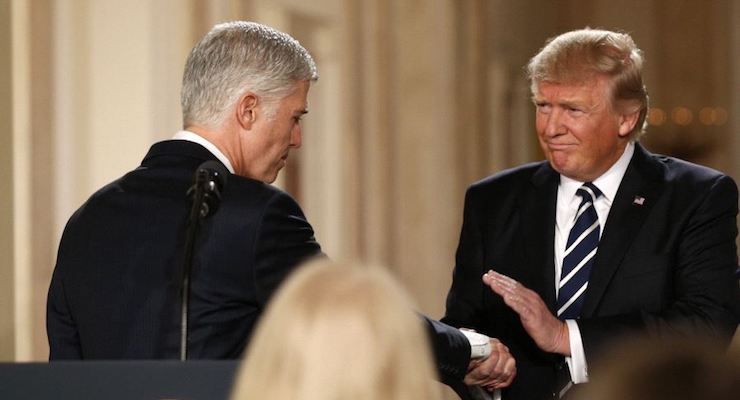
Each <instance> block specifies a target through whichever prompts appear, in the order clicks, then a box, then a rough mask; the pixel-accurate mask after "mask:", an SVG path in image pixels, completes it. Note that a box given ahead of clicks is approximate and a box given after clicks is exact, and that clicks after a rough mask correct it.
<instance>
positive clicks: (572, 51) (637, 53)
mask: <svg viewBox="0 0 740 400" xmlns="http://www.w3.org/2000/svg"><path fill="white" fill-rule="evenodd" d="M642 65H643V57H642V51H641V50H640V49H639V48H637V45H636V44H635V42H634V40H632V37H631V36H630V35H628V34H626V33H620V32H612V31H606V30H599V29H590V28H586V29H580V30H575V31H571V32H566V33H563V34H562V35H559V36H556V37H554V38H551V39H549V40H548V42H547V44H545V47H543V48H542V49H541V50H540V51H539V53H537V54H536V55H535V56H534V57H532V59H531V60H529V64H528V65H527V74H528V76H529V79H530V82H531V86H530V88H531V91H532V94H533V95H536V94H537V90H538V86H539V84H540V83H541V82H553V83H560V84H584V83H588V81H589V80H590V79H595V78H597V77H599V76H605V77H607V78H608V79H609V82H610V90H611V98H610V101H611V104H612V106H613V107H614V109H615V110H616V111H618V112H620V113H624V114H632V113H634V112H637V111H639V112H640V114H639V117H638V120H637V123H636V124H635V127H634V129H633V130H632V131H631V132H630V138H631V139H633V140H636V139H638V138H639V137H640V136H641V135H642V134H643V133H644V132H645V127H646V123H645V119H646V116H647V111H648V93H647V88H646V87H645V85H644V84H643V81H642Z"/></svg>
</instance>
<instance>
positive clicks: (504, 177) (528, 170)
mask: <svg viewBox="0 0 740 400" xmlns="http://www.w3.org/2000/svg"><path fill="white" fill-rule="evenodd" d="M548 165H549V164H548V163H547V161H539V162H533V163H528V164H523V165H519V166H517V167H514V168H509V169H505V170H503V171H499V172H496V173H495V174H493V175H489V176H487V177H485V178H483V179H481V180H479V181H477V182H474V183H473V184H472V185H470V189H473V190H475V189H476V188H484V187H491V186H498V185H516V184H519V183H525V182H529V181H530V180H531V179H532V177H533V176H534V175H535V174H536V173H538V172H540V171H542V170H543V168H549V167H548Z"/></svg>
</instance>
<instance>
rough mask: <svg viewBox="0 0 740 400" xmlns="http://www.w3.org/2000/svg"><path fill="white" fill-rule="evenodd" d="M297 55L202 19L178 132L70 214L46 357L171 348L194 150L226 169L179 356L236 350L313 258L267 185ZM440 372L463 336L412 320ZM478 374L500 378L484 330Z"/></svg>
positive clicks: (286, 43) (308, 72)
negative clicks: (424, 334) (204, 26)
mask: <svg viewBox="0 0 740 400" xmlns="http://www.w3.org/2000/svg"><path fill="white" fill-rule="evenodd" d="M317 77H318V75H317V71H316V65H315V64H314V61H313V59H312V58H311V56H310V55H309V53H308V52H307V51H306V50H305V49H304V48H303V47H302V46H301V45H300V44H299V43H298V42H297V41H296V40H295V39H293V38H291V37H290V36H288V35H287V34H285V33H282V32H279V31H276V30H274V29H271V28H269V27H266V26H263V25H260V24H256V23H249V22H232V23H225V24H220V25H217V26H216V27H214V29H212V30H211V31H210V32H209V33H208V34H207V35H206V36H205V37H204V38H203V39H202V40H201V41H200V42H199V43H198V44H197V45H196V46H195V47H194V48H193V50H192V51H191V53H190V55H189V57H188V60H187V62H186V65H185V71H184V76H183V87H182V107H183V123H184V130H183V131H181V132H178V133H177V134H176V135H175V137H174V138H173V140H166V141H163V142H159V143H156V144H154V145H153V146H152V147H151V149H150V150H149V153H148V154H147V155H146V157H145V158H144V160H143V162H142V164H141V166H139V167H138V168H136V169H135V170H133V171H131V172H129V173H128V174H126V175H124V176H123V177H121V178H120V179H118V180H116V181H114V182H112V183H111V184H109V185H107V186H105V187H104V188H102V189H100V190H99V191H98V192H96V193H95V194H94V195H93V196H92V197H90V199H89V200H88V201H87V202H86V203H85V204H83V205H82V207H81V208H80V209H79V210H77V211H76V212H75V214H74V215H73V216H72V217H71V218H70V220H69V222H68V224H67V226H66V228H65V232H64V235H63V237H62V240H61V243H60V246H59V254H58V258H57V264H56V268H55V270H54V274H53V277H52V282H51V285H50V289H49V296H48V304H47V333H48V338H49V346H50V350H51V352H50V359H51V360H60V359H163V358H178V355H180V343H181V340H180V338H181V331H180V328H181V312H180V311H181V309H180V305H181V293H182V274H183V272H182V271H183V264H184V263H185V261H186V260H185V242H186V235H185V232H186V225H187V223H188V210H189V209H190V205H189V201H188V198H187V196H186V192H188V189H189V188H190V187H191V186H192V185H193V175H194V172H195V171H196V169H197V168H198V167H199V166H200V165H201V164H202V163H203V162H205V161H209V160H211V161H215V162H218V163H221V164H222V165H223V166H224V168H225V169H227V170H228V172H229V173H228V174H227V175H228V176H227V177H228V179H227V184H226V185H225V187H224V189H223V190H222V192H221V202H220V205H219V208H218V210H217V211H216V212H215V213H214V214H213V216H211V217H209V218H208V219H205V220H204V221H203V223H202V226H201V227H200V231H199V234H198V237H197V241H196V243H195V250H194V254H195V258H194V260H193V263H192V271H191V277H190V282H191V284H190V296H189V316H188V318H187V320H188V326H187V337H188V340H187V351H186V353H187V358H190V359H229V358H231V359H233V358H238V357H239V356H240V355H241V354H242V352H243V350H244V348H245V346H246V345H247V343H248V341H249V338H250V335H251V333H252V330H253V328H254V326H255V323H256V321H257V319H258V318H259V316H260V314H261V313H262V310H263V309H264V308H265V305H266V303H267V302H268V300H269V299H270V296H271V295H272V293H273V292H274V291H275V288H276V287H277V286H278V285H279V284H280V283H281V282H282V281H283V279H284V278H285V277H286V276H287V275H288V274H289V273H290V272H291V271H292V270H293V269H294V268H295V267H296V266H297V265H298V264H299V263H301V262H302V261H304V260H305V259H307V258H310V257H313V256H316V255H320V254H321V249H320V247H319V244H318V243H317V242H316V240H315V239H314V233H313V229H312V228H311V225H310V224H309V223H308V221H306V218H305V216H304V215H303V212H302V211H301V209H300V207H299V206H298V204H297V203H296V202H295V201H294V200H293V199H292V198H291V197H290V196H289V195H288V194H286V193H284V192H282V191H281V190H279V189H277V188H275V187H273V186H271V185H269V183H271V182H273V181H274V180H275V179H276V177H277V175H278V172H279V171H280V169H281V168H282V167H283V166H284V165H285V163H286V159H287V158H288V155H289V153H290V151H291V150H293V149H297V148H298V147H300V145H301V127H300V123H299V122H300V119H301V116H302V115H304V114H306V113H307V112H308V109H307V101H306V97H307V93H308V90H309V86H310V84H311V82H313V81H315V80H316V79H317ZM424 319H425V321H426V325H425V327H426V328H427V331H428V332H429V334H430V337H431V339H432V343H433V345H434V350H435V355H436V356H437V361H438V365H439V370H440V374H441V376H442V378H444V379H445V381H447V382H449V383H453V382H457V381H461V380H462V379H463V377H464V376H465V374H466V372H467V368H468V365H469V362H470V351H471V349H470V344H469V342H468V341H467V339H466V338H465V336H463V335H462V333H460V331H458V330H457V329H455V328H452V327H449V326H446V325H444V324H441V323H439V322H438V321H432V320H429V319H426V318H424ZM491 342H492V343H493V344H494V346H493V350H494V351H493V357H491V358H489V359H488V360H486V362H485V363H484V364H486V365H488V368H487V369H485V370H484V371H483V373H480V372H478V373H476V382H479V381H480V382H485V381H486V379H499V380H500V381H502V382H507V381H510V379H511V377H512V376H513V373H514V371H513V368H509V369H508V370H507V371H502V370H501V368H494V367H495V366H496V365H497V364H500V363H502V362H503V363H507V362H508V363H511V361H510V358H511V356H510V355H509V354H508V352H507V351H506V348H505V347H504V346H502V345H500V343H498V342H497V341H495V340H494V339H491Z"/></svg>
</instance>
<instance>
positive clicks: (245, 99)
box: [236, 92, 259, 129]
mask: <svg viewBox="0 0 740 400" xmlns="http://www.w3.org/2000/svg"><path fill="white" fill-rule="evenodd" d="M258 102H259V98H258V97H257V95H256V94H254V93H252V92H246V93H244V95H242V97H241V98H239V101H238V102H237V103H236V121H237V123H239V125H240V126H241V127H242V128H244V129H251V128H252V125H253V124H254V122H255V120H256V119H257V112H256V109H257V103H258Z"/></svg>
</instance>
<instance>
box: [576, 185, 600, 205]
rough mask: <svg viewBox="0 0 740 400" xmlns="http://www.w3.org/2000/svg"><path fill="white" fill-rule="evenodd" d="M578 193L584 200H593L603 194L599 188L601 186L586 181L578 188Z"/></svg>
mask: <svg viewBox="0 0 740 400" xmlns="http://www.w3.org/2000/svg"><path fill="white" fill-rule="evenodd" d="M576 194H577V195H579V196H581V198H582V199H583V200H584V201H588V200H592V201H593V200H596V199H598V198H599V197H600V196H601V195H602V193H601V190H599V188H597V187H596V185H594V184H593V183H591V182H586V183H584V184H583V185H582V186H581V187H579V188H578V190H577V191H576Z"/></svg>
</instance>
